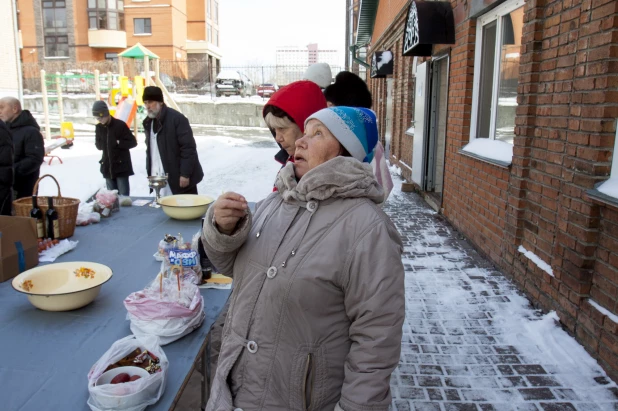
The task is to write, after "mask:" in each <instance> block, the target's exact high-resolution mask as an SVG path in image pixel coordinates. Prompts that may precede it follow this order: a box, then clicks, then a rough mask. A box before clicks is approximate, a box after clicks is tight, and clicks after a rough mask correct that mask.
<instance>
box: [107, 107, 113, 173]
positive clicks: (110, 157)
mask: <svg viewBox="0 0 618 411" xmlns="http://www.w3.org/2000/svg"><path fill="white" fill-rule="evenodd" d="M111 121H112V120H111V119H110V120H109V123H111ZM105 128H106V129H107V141H106V142H105V145H107V162H108V163H109V178H110V179H113V178H114V176H113V175H112V155H111V153H110V151H112V150H111V149H110V147H109V124H107V127H105Z"/></svg>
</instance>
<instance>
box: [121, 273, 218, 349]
mask: <svg viewBox="0 0 618 411" xmlns="http://www.w3.org/2000/svg"><path fill="white" fill-rule="evenodd" d="M157 278H159V280H161V277H157ZM159 284H161V286H162V288H160V286H159ZM176 284H177V279H176V278H165V279H163V280H162V281H161V283H159V282H158V281H156V280H155V281H153V282H152V283H151V285H149V286H148V287H146V288H145V289H144V290H142V291H138V292H135V293H131V294H129V295H128V296H127V298H125V300H124V306H125V308H126V309H127V311H128V314H127V320H129V321H130V322H131V325H130V327H131V332H133V334H135V335H136V336H138V337H140V336H147V335H153V336H157V337H159V339H160V344H161V345H166V344H169V343H171V342H173V341H176V340H178V339H180V338H182V337H184V336H185V335H187V334H189V333H191V332H193V331H194V330H195V329H197V328H199V327H200V326H201V325H202V323H203V322H204V318H205V317H206V315H205V314H204V298H203V297H202V295H201V294H200V291H199V288H197V286H196V285H195V284H193V283H192V278H187V279H185V280H182V281H181V284H182V285H181V292H178V289H177V286H176Z"/></svg>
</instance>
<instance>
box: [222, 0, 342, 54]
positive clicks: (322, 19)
mask: <svg viewBox="0 0 618 411" xmlns="http://www.w3.org/2000/svg"><path fill="white" fill-rule="evenodd" d="M219 26H220V31H221V34H220V36H221V39H220V45H221V49H222V53H223V60H222V63H223V64H224V65H227V66H229V65H249V64H250V65H254V64H265V65H269V64H274V63H275V49H276V48H277V46H301V47H303V46H306V45H307V44H309V43H318V46H319V48H320V49H322V48H324V49H325V48H328V49H336V50H339V51H340V59H341V65H342V66H343V63H344V48H345V0H219Z"/></svg>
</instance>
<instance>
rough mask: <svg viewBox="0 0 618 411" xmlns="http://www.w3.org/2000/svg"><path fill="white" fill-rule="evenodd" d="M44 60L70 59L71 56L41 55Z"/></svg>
mask: <svg viewBox="0 0 618 411" xmlns="http://www.w3.org/2000/svg"><path fill="white" fill-rule="evenodd" d="M43 58H44V59H45V60H66V59H70V58H71V57H69V56H61V57H47V56H46V57H43Z"/></svg>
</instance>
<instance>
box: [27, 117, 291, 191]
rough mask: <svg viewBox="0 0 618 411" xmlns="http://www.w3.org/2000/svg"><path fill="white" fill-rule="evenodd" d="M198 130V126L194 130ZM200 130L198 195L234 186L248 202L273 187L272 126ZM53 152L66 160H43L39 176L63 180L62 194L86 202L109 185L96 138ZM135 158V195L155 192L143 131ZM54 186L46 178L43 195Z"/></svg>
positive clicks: (275, 168)
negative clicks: (201, 176)
mask: <svg viewBox="0 0 618 411" xmlns="http://www.w3.org/2000/svg"><path fill="white" fill-rule="evenodd" d="M196 130H198V128H197V127H196V128H195V129H194V133H196ZM199 130H200V132H199V133H200V134H199V135H196V137H195V140H196V144H197V150H198V156H199V158H200V163H201V164H202V168H203V169H204V179H203V180H202V182H201V183H200V184H199V185H198V192H199V193H200V194H206V195H210V196H212V197H215V198H216V197H217V196H218V195H220V194H221V192H222V191H224V190H225V191H235V192H238V193H240V194H242V195H244V196H245V197H246V198H247V200H249V201H258V200H261V199H263V198H264V197H266V196H267V195H268V194H269V193H270V192H272V187H273V183H274V181H275V176H276V174H277V171H278V170H279V168H280V167H281V165H280V164H279V163H277V162H276V161H275V160H274V159H273V156H274V155H275V154H276V152H277V150H278V147H277V145H276V143H275V141H274V140H273V138H272V136H271V134H270V132H269V131H268V130H266V129H261V128H249V127H242V128H241V127H238V128H234V127H208V128H203V129H202V128H199ZM196 134H197V133H196ZM53 154H54V155H57V156H60V158H61V159H62V161H63V163H64V164H60V163H59V162H58V160H57V159H54V160H53V161H52V164H51V165H48V164H47V163H44V164H43V166H42V167H41V175H44V174H51V175H53V176H54V177H55V178H56V179H57V180H58V182H59V183H60V188H61V190H62V195H63V196H66V197H74V198H79V199H80V200H82V201H84V200H86V199H88V198H89V197H90V196H91V195H92V194H94V193H95V192H96V190H98V189H99V188H101V187H104V186H105V180H104V179H103V176H102V175H101V173H100V166H99V160H100V159H101V152H100V151H98V150H97V149H96V147H95V145H94V137H79V138H76V139H75V145H74V146H73V147H72V148H71V149H69V150H63V149H56V150H54V151H53ZM131 159H132V161H133V170H134V172H135V175H134V176H132V177H131V178H130V180H129V181H130V184H131V196H132V197H143V196H151V194H149V188H148V181H147V178H146V177H147V176H146V144H145V143H144V135H143V134H142V133H140V134H139V135H138V146H137V147H136V148H134V149H132V150H131ZM56 191H57V189H56V186H55V184H54V182H53V180H52V179H50V178H46V179H44V180H43V181H42V182H41V187H40V190H39V193H40V194H41V195H55V194H56Z"/></svg>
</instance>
